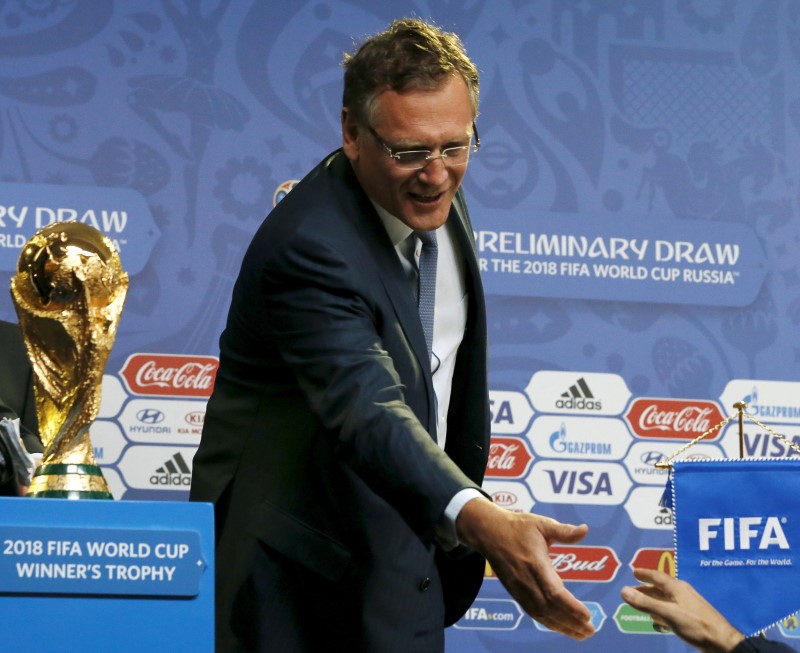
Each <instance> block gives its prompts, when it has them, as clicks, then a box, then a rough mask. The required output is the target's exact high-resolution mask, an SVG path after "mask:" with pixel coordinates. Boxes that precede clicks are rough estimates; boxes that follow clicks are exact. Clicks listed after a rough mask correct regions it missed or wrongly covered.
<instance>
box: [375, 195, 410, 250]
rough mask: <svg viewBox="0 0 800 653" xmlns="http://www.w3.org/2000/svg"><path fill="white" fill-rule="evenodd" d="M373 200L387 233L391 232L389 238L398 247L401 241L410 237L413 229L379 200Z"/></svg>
mask: <svg viewBox="0 0 800 653" xmlns="http://www.w3.org/2000/svg"><path fill="white" fill-rule="evenodd" d="M370 202H372V206H374V207H375V210H376V211H377V212H378V217H379V218H380V219H381V222H382V223H383V227H384V229H386V233H387V234H389V238H390V239H391V241H392V245H394V246H395V247H397V246H398V245H399V244H400V243H402V242H403V241H404V240H405V239H406V238H408V237H409V236H410V235H411V234H412V233H413V231H414V230H413V229H412V228H411V227H409V226H408V225H407V224H406V223H405V222H403V221H402V220H400V219H399V218H395V217H394V216H393V215H392V214H391V213H389V212H388V211H387V210H386V209H384V208H383V207H382V206H380V205H379V204H378V203H377V202H374V201H372V200H371V199H370Z"/></svg>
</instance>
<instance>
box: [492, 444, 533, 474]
mask: <svg viewBox="0 0 800 653" xmlns="http://www.w3.org/2000/svg"><path fill="white" fill-rule="evenodd" d="M532 460H533V455H532V454H531V452H530V451H529V450H528V445H527V444H526V443H525V440H522V439H521V438H513V437H503V436H494V437H492V442H491V444H490V445H489V462H488V463H487V464H486V476H487V478H521V477H522V476H524V475H525V472H527V471H528V467H529V466H530V464H531V461H532Z"/></svg>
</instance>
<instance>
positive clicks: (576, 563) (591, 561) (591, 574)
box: [550, 545, 620, 583]
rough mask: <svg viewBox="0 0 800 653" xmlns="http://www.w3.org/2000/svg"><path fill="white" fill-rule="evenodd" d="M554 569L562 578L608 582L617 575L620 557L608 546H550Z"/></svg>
mask: <svg viewBox="0 0 800 653" xmlns="http://www.w3.org/2000/svg"><path fill="white" fill-rule="evenodd" d="M550 560H551V561H552V562H553V569H555V570H556V573H557V574H558V575H559V576H560V577H561V579H562V580H564V581H568V580H579V581H584V582H590V583H606V582H608V581H610V580H612V579H613V578H614V576H616V575H617V569H619V567H620V561H619V558H617V554H616V553H614V550H613V549H610V548H609V547H607V546H562V545H553V546H551V547H550Z"/></svg>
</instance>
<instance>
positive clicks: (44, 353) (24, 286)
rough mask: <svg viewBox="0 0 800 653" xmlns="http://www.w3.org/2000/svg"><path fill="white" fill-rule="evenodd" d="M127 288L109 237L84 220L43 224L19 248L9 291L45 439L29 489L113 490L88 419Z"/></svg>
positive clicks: (40, 492) (76, 493) (83, 495)
mask: <svg viewBox="0 0 800 653" xmlns="http://www.w3.org/2000/svg"><path fill="white" fill-rule="evenodd" d="M127 291H128V275H127V274H125V272H123V271H122V266H121V264H120V260H119V255H118V254H117V252H116V250H115V249H114V246H113V244H112V243H111V241H110V240H109V239H108V238H107V237H106V236H104V235H103V234H102V233H100V231H98V230H97V229H95V228H94V227H90V226H89V225H86V224H83V223H80V222H59V223H55V224H51V225H48V226H46V227H44V228H43V229H40V230H39V231H37V232H36V233H35V234H34V235H33V236H32V237H31V239H30V240H29V241H28V242H27V243H26V245H25V247H24V248H23V250H22V253H21V254H20V257H19V260H18V262H17V273H16V274H15V275H14V277H13V278H12V279H11V296H12V298H13V300H14V305H15V307H16V309H17V316H18V317H19V325H20V328H21V330H22V336H23V338H24V340H25V346H26V348H27V350H28V357H29V358H30V359H31V363H32V365H33V377H34V378H33V386H34V391H35V393H36V412H37V415H38V417H39V432H40V434H41V436H42V442H43V443H44V447H45V450H44V454H43V456H42V463H41V465H39V467H38V468H37V469H36V471H35V472H34V478H33V482H32V483H31V486H30V488H29V490H28V496H34V497H66V498H69V499H112V498H113V497H112V496H111V493H110V492H109V490H108V485H107V484H106V481H105V479H104V478H103V474H102V472H101V471H100V467H99V466H98V465H97V463H96V462H95V458H94V452H93V451H92V443H91V440H90V439H89V427H90V426H91V424H92V422H93V421H94V419H95V417H97V413H98V411H99V409H100V389H101V384H102V380H103V370H104V369H105V365H106V362H107V361H108V356H109V354H110V353H111V347H112V345H113V344H114V337H115V336H116V333H117V326H118V325H119V318H120V315H121V314H122V305H123V303H124V302H125V295H126V294H127Z"/></svg>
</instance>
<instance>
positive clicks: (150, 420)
mask: <svg viewBox="0 0 800 653" xmlns="http://www.w3.org/2000/svg"><path fill="white" fill-rule="evenodd" d="M136 419H138V420H139V421H140V422H141V423H142V424H158V423H160V422H163V421H164V413H162V412H161V411H160V410H156V409H155V408H143V409H142V410H140V411H139V412H138V413H136Z"/></svg>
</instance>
